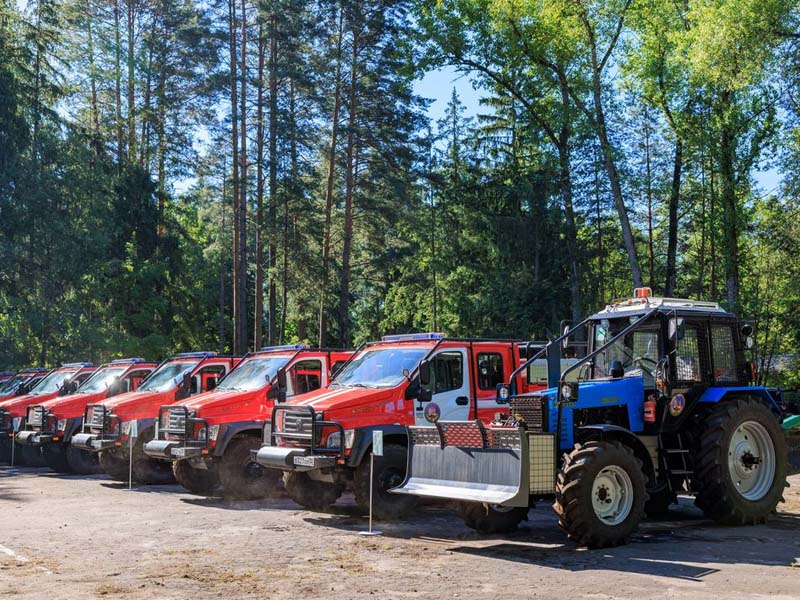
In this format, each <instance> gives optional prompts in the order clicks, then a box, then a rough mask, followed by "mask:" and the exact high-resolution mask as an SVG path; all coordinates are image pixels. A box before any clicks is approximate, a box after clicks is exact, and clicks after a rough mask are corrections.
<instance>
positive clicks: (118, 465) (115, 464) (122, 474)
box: [97, 450, 129, 481]
mask: <svg viewBox="0 0 800 600" xmlns="http://www.w3.org/2000/svg"><path fill="white" fill-rule="evenodd" d="M97 461H98V463H99V464H100V471H101V472H102V473H105V474H106V475H108V476H110V477H111V479H115V480H117V481H128V474H129V467H128V461H127V460H126V459H124V458H123V457H121V456H119V455H118V454H117V453H116V452H112V451H110V450H103V451H102V452H100V453H99V455H98V456H97Z"/></svg>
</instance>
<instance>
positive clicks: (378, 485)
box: [353, 444, 419, 520]
mask: <svg viewBox="0 0 800 600" xmlns="http://www.w3.org/2000/svg"><path fill="white" fill-rule="evenodd" d="M407 457H408V451H407V449H406V447H405V446H401V445H399V444H386V445H385V446H384V447H383V456H376V457H375V468H374V478H375V481H374V488H373V490H372V513H373V515H375V516H376V517H377V518H379V519H387V520H389V519H398V518H400V517H403V516H405V515H408V514H409V513H411V512H413V511H414V509H415V508H416V507H417V504H418V503H419V499H418V498H417V497H416V496H407V495H400V494H391V493H389V490H390V489H391V488H393V487H397V486H398V485H400V484H401V483H403V481H404V480H405V478H406V463H407V460H408V458H407ZM369 462H370V461H369V455H368V454H367V455H365V456H364V459H363V460H362V461H361V464H360V465H358V467H356V472H355V474H354V476H353V495H354V496H355V497H356V503H357V504H358V505H359V506H360V507H361V508H363V509H364V510H369V488H370V479H369V470H370V469H369Z"/></svg>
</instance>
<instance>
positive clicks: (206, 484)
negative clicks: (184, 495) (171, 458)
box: [172, 460, 219, 496]
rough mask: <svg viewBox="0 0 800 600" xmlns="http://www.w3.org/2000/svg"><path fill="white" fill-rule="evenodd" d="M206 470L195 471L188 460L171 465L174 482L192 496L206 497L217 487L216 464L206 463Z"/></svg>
mask: <svg viewBox="0 0 800 600" xmlns="http://www.w3.org/2000/svg"><path fill="white" fill-rule="evenodd" d="M206 464H207V465H208V469H195V468H194V467H193V466H192V465H191V464H190V463H189V461H188V460H176V461H175V462H173V463H172V474H173V475H175V480H176V481H177V482H178V483H179V484H180V485H182V486H183V487H185V488H186V489H187V490H189V491H190V492H192V493H193V494H200V495H203V496H205V495H208V494H210V493H211V492H213V491H214V490H215V489H216V488H218V487H219V469H218V467H217V465H216V463H211V464H209V463H206Z"/></svg>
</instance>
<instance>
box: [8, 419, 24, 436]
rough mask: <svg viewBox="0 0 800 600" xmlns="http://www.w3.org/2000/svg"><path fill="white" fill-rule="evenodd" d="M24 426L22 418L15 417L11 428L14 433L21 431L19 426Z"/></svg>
mask: <svg viewBox="0 0 800 600" xmlns="http://www.w3.org/2000/svg"><path fill="white" fill-rule="evenodd" d="M21 424H22V417H14V418H13V419H12V420H11V428H12V429H13V430H14V433H16V432H17V431H19V426H20V425H21Z"/></svg>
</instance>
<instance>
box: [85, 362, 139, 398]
mask: <svg viewBox="0 0 800 600" xmlns="http://www.w3.org/2000/svg"><path fill="white" fill-rule="evenodd" d="M126 368H127V367H122V368H120V369H100V370H98V371H96V372H95V373H94V374H92V376H91V377H89V379H87V380H86V381H85V382H84V384H83V385H82V386H81V387H79V388H78V393H79V394H96V393H97V392H104V391H106V390H107V389H108V388H109V387H110V386H111V384H112V383H114V380H115V379H116V378H117V377H119V376H120V375H122V374H123V373H124V372H125V369H126Z"/></svg>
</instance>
